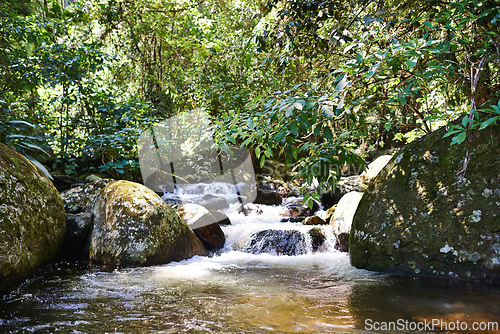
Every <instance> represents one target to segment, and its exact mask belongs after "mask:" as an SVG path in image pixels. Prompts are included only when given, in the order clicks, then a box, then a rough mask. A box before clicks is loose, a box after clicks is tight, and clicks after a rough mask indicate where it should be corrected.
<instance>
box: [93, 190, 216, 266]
mask: <svg viewBox="0 0 500 334" xmlns="http://www.w3.org/2000/svg"><path fill="white" fill-rule="evenodd" d="M86 211H87V212H91V213H92V214H93V224H94V226H93V230H92V234H91V237H90V246H89V261H90V263H91V264H92V265H102V266H106V267H116V266H138V265H140V266H144V265H155V264H164V263H168V262H171V261H180V260H183V259H187V258H190V257H192V256H194V255H207V251H206V249H205V247H204V246H203V244H202V243H201V241H200V240H199V239H198V237H196V235H195V234H194V232H193V231H192V230H191V229H190V228H189V226H188V225H187V224H186V223H184V222H183V221H182V219H181V218H180V217H179V216H178V215H177V213H176V212H175V211H174V210H173V209H172V208H171V207H170V206H168V205H167V204H166V203H165V202H164V201H163V200H162V199H161V198H160V197H159V196H158V195H157V194H156V193H154V192H153V191H152V190H150V189H149V188H146V187H145V186H143V185H141V184H138V183H134V182H129V181H113V182H110V183H109V184H108V185H107V186H106V187H105V188H103V189H102V190H100V191H99V193H97V194H96V195H95V196H94V197H93V198H92V199H91V201H90V202H89V204H88V206H87V209H86Z"/></svg>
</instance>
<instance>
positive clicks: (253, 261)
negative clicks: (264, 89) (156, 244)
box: [0, 193, 500, 333]
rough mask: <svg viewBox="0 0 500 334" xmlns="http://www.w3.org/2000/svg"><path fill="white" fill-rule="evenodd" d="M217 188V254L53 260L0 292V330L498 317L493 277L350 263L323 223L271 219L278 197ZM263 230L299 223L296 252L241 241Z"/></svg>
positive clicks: (307, 327)
mask: <svg viewBox="0 0 500 334" xmlns="http://www.w3.org/2000/svg"><path fill="white" fill-rule="evenodd" d="M219 195H220V193H219ZM183 196H184V197H183V201H186V200H187V201H189V197H190V196H189V195H186V194H184V195H183ZM181 197H182V196H181ZM191 198H194V197H193V196H191ZM227 198H228V199H229V201H230V202H232V204H231V206H230V208H229V209H227V210H226V214H227V216H228V217H229V218H230V220H231V222H232V224H231V225H228V226H223V227H222V228H223V231H224V233H225V235H226V244H225V246H224V248H223V249H222V250H220V251H219V252H217V254H214V255H213V256H211V257H200V256H195V257H193V258H191V259H188V260H185V261H181V262H176V263H169V264H166V265H162V266H153V267H146V268H126V269H117V270H114V271H112V272H105V271H101V270H97V269H89V268H85V267H78V266H75V265H71V264H65V263H59V264H56V265H52V266H50V267H47V268H45V269H43V270H42V271H41V272H39V273H38V274H37V275H36V277H35V278H32V279H30V280H29V281H27V282H26V283H24V284H23V285H22V286H21V287H19V288H18V289H16V290H15V291H13V292H12V293H10V294H9V295H6V296H5V297H4V298H3V299H2V300H0V331H1V332H16V331H20V332H27V333H32V332H33V333H47V332H64V333H69V332H72V333H89V332H91V333H103V332H110V333H112V332H123V333H129V332H146V331H155V332H156V331H163V332H167V333H199V332H202V333H203V332H208V333H245V332H246V333H265V332H275V333H338V332H340V333H349V332H365V330H367V331H370V330H371V332H380V331H379V330H377V329H380V328H375V326H373V324H374V323H375V322H377V323H382V322H397V321H403V320H404V321H412V322H419V321H420V322H424V321H431V320H432V319H440V320H441V321H444V322H456V321H460V322H462V321H463V322H465V323H467V325H469V326H472V323H473V322H481V321H484V322H488V321H489V322H492V321H499V320H500V303H499V300H500V287H499V286H494V285H486V284H474V283H470V282H458V281H448V280H438V279H431V278H418V279H415V278H409V277H398V276H391V275H385V274H380V273H374V272H369V271H366V270H361V269H356V268H354V267H352V266H351V265H350V263H349V256H348V254H347V253H342V252H339V251H337V250H335V243H336V237H335V236H334V235H333V234H332V233H331V231H330V227H329V226H323V227H320V228H321V229H322V232H323V233H324V234H325V235H326V236H327V238H326V240H325V241H324V243H323V245H321V247H319V248H318V249H316V250H314V249H313V247H312V245H311V240H310V238H308V237H307V235H308V231H309V230H310V229H311V228H312V226H303V225H302V224H300V223H290V222H281V221H280V220H281V218H282V217H281V216H280V215H279V213H280V210H282V209H283V208H282V207H279V206H266V205H253V207H254V208H255V210H251V212H250V213H249V214H248V215H244V214H243V213H240V210H239V208H238V203H237V202H236V201H235V197H234V196H232V197H231V196H230V195H229V194H228V195H227ZM266 230H272V231H298V232H297V233H300V235H303V236H304V237H303V238H301V239H300V242H301V243H302V245H301V247H298V248H297V250H296V253H297V254H299V255H281V254H279V253H276V252H275V251H272V249H269V248H266V246H265V245H263V244H262V242H264V243H265V241H266V236H264V237H263V240H259V242H254V243H249V241H248V240H249V239H251V236H252V235H255V234H256V233H258V232H259V231H266ZM267 241H269V240H267ZM249 245H250V246H249ZM437 329H439V328H437ZM450 332H454V331H453V330H452V331H450ZM466 332H468V331H461V333H466ZM470 332H471V333H472V332H473V331H470ZM490 332H492V333H493V332H494V331H490Z"/></svg>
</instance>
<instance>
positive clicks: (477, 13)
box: [0, 0, 500, 199]
mask: <svg viewBox="0 0 500 334" xmlns="http://www.w3.org/2000/svg"><path fill="white" fill-rule="evenodd" d="M499 23H500V7H499V6H498V2H497V1H480V0H467V1H446V0H445V1H442V0H412V1H407V0H405V1H392V0H385V1H384V0H380V1H368V0H352V1H296V0H293V1H276V0H224V1H211V0H205V1H203V0H201V1H195V0H148V1H146V0H3V1H2V3H1V4H0V72H1V75H0V110H1V111H0V141H1V142H3V143H5V144H7V145H8V146H10V147H12V148H14V149H15V150H17V151H18V152H21V153H22V154H23V155H25V156H26V157H28V158H29V159H30V160H31V161H32V162H33V163H35V164H36V165H37V166H38V167H39V168H41V169H43V170H44V172H45V173H47V174H49V173H51V174H53V175H69V176H74V177H81V176H85V175H89V174H94V173H95V174H99V175H105V176H109V177H113V178H119V179H129V180H140V170H139V164H138V156H137V155H138V154H137V148H136V140H137V137H138V136H139V134H140V133H141V132H142V131H143V130H145V129H148V128H150V127H151V126H152V125H153V124H155V123H158V122H160V121H162V120H164V119H167V118H169V117H171V116H173V115H177V114H180V113H183V112H187V111H191V110H203V111H205V112H207V113H209V115H210V118H211V124H212V126H213V131H214V137H215V142H216V145H217V146H218V148H219V149H221V150H224V151H228V150H229V145H231V144H233V145H234V144H236V145H240V146H242V147H247V148H248V149H250V150H251V152H252V154H253V158H254V163H255V164H256V165H257V166H258V165H260V166H262V165H263V164H264V163H265V161H266V160H267V159H272V160H278V161H280V162H282V163H284V164H286V165H287V167H288V168H290V169H291V170H295V171H297V172H298V175H299V176H300V177H301V178H303V179H305V180H308V181H309V183H311V182H312V181H313V179H316V180H318V181H319V187H318V189H317V190H318V193H321V192H324V191H328V190H331V189H334V188H335V184H336V182H337V181H338V179H339V178H340V174H341V173H340V168H333V167H332V166H340V167H342V166H344V165H346V164H347V165H350V164H359V165H363V163H364V162H363V158H364V157H365V154H366V152H368V151H370V150H388V149H391V148H397V147H401V146H403V145H404V144H406V143H409V142H411V141H412V140H414V139H415V138H418V137H420V136H422V135H423V134H425V133H429V132H431V131H433V130H436V129H437V128H439V127H440V126H443V125H448V132H447V133H446V136H452V141H451V144H452V145H469V146H470V145H473V144H474V143H472V142H471V140H470V134H471V132H474V131H478V130H482V129H484V128H486V127H488V126H490V125H494V124H498V123H499V121H498V119H499V117H500V103H499V97H500V71H499V69H500V67H499V60H500V51H499V47H500V35H499V34H500V29H499V27H500V25H499ZM467 138H469V140H468V139H467ZM464 167H465V168H464V169H463V170H462V171H460V173H466V167H467V166H466V165H465V166H464ZM310 196H313V197H315V196H318V194H312V195H307V194H306V199H307V198H309V197H310Z"/></svg>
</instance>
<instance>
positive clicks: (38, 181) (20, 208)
mask: <svg viewBox="0 0 500 334" xmlns="http://www.w3.org/2000/svg"><path fill="white" fill-rule="evenodd" d="M65 229H66V224H65V214H64V206H63V202H62V199H61V197H60V196H59V193H58V192H57V190H56V189H55V188H54V186H53V185H52V182H51V181H50V180H49V179H48V178H47V177H46V176H45V175H44V174H43V173H41V172H39V170H38V169H37V168H36V167H35V166H33V165H32V164H31V163H30V162H29V161H28V160H27V159H26V158H24V157H23V156H22V155H20V154H18V153H17V152H15V151H14V150H12V149H10V148H9V147H7V146H5V145H3V144H0V292H5V291H7V290H8V289H10V288H12V287H13V286H15V285H16V284H17V283H19V282H20V281H21V280H23V279H24V278H26V277H28V276H29V275H30V274H32V273H33V272H34V271H35V270H37V269H38V268H39V267H40V266H42V265H43V264H46V263H48V262H50V261H51V260H53V259H54V258H55V257H56V256H57V254H58V252H59V247H60V245H61V243H62V240H63V237H64V233H65Z"/></svg>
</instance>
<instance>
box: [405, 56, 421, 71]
mask: <svg viewBox="0 0 500 334" xmlns="http://www.w3.org/2000/svg"><path fill="white" fill-rule="evenodd" d="M417 62H418V59H417V58H415V57H412V58H410V59H408V60H407V61H406V66H408V68H409V69H410V70H411V69H412V68H414V67H415V65H417Z"/></svg>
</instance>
